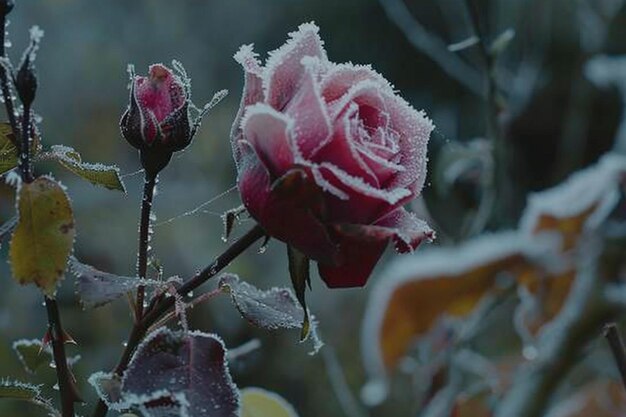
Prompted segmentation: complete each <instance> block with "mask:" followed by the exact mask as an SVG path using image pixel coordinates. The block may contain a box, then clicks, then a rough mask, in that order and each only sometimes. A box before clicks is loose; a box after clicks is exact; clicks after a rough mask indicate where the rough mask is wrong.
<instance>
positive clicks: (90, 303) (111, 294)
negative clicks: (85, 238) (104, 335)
mask: <svg viewBox="0 0 626 417" xmlns="http://www.w3.org/2000/svg"><path fill="white" fill-rule="evenodd" d="M70 271H71V272H72V273H73V274H74V275H75V276H76V287H77V293H78V296H79V297H80V302H81V304H82V305H83V307H85V308H94V307H100V306H103V305H105V304H108V303H110V302H111V301H114V300H116V299H118V298H120V297H122V296H123V295H124V294H126V293H128V292H131V291H133V290H135V289H136V288H137V287H138V286H139V285H151V284H154V282H153V281H150V280H140V279H139V278H137V277H123V276H119V275H115V274H110V273H108V272H102V271H99V270H97V269H96V268H94V267H93V266H90V265H86V264H83V263H81V262H80V261H78V260H77V259H76V258H74V257H71V258H70Z"/></svg>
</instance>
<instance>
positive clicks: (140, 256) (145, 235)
mask: <svg viewBox="0 0 626 417" xmlns="http://www.w3.org/2000/svg"><path fill="white" fill-rule="evenodd" d="M156 182H157V177H156V176H149V175H148V174H146V177H145V181H144V185H143V197H142V199H141V217H140V220H139V252H138V253H137V276H138V277H139V279H145V278H146V273H147V271H148V245H149V243H150V215H151V213H152V199H153V198H154V187H155V186H156ZM145 291H146V287H145V285H140V286H139V287H137V301H136V303H135V320H136V321H139V320H141V317H142V316H143V302H144V296H145Z"/></svg>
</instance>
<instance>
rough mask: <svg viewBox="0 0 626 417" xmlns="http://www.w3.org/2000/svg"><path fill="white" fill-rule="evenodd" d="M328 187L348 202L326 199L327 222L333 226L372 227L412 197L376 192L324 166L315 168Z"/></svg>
mask: <svg viewBox="0 0 626 417" xmlns="http://www.w3.org/2000/svg"><path fill="white" fill-rule="evenodd" d="M318 169H319V171H320V173H321V175H322V177H323V178H324V179H325V180H326V181H328V183H330V184H332V185H333V186H335V187H337V188H338V189H339V190H341V191H343V192H344V193H345V194H347V195H348V199H347V200H340V199H337V198H329V199H328V213H329V214H328V218H329V219H330V220H331V221H334V222H349V223H357V224H371V223H373V222H375V221H376V220H378V219H379V218H381V217H382V216H384V215H385V214H387V213H389V212H391V211H392V210H394V209H396V208H397V207H399V206H401V205H402V204H404V203H406V202H407V201H408V200H410V199H411V198H412V197H413V194H411V192H410V191H409V190H408V189H406V188H395V189H393V188H390V189H381V188H375V187H372V186H371V185H369V184H368V183H366V182H365V181H364V180H363V179H362V178H360V177H355V176H352V175H350V174H348V173H347V172H345V171H343V170H342V169H341V168H339V167H337V166H334V165H332V164H330V163H327V162H324V163H322V164H319V165H318Z"/></svg>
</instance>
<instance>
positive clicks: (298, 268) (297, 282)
mask: <svg viewBox="0 0 626 417" xmlns="http://www.w3.org/2000/svg"><path fill="white" fill-rule="evenodd" d="M287 258H288V259H289V276H290V277H291V284H292V285H293V290H294V291H295V292H296V298H297V299H298V302H299V303H300V305H301V306H302V311H303V312H304V316H303V318H302V330H301V332H300V340H305V339H306V338H307V337H308V335H309V332H310V326H311V324H310V321H309V310H308V309H307V307H306V297H305V292H306V286H307V285H308V286H309V288H310V287H311V275H310V269H309V264H310V262H309V258H307V257H306V256H305V255H304V254H303V253H302V252H300V251H299V250H298V249H296V248H293V247H291V246H290V245H287Z"/></svg>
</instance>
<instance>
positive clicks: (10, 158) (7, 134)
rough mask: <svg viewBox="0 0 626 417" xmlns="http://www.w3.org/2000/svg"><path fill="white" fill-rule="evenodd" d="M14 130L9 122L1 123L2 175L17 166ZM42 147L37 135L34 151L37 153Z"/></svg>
mask: <svg viewBox="0 0 626 417" xmlns="http://www.w3.org/2000/svg"><path fill="white" fill-rule="evenodd" d="M12 139H13V131H12V130H11V126H10V125H9V124H8V123H7V122H2V123H0V175H2V174H4V173H5V172H7V171H10V170H12V169H13V168H15V167H16V166H17V149H16V148H15V145H14V144H13V140H12ZM40 149H41V144H40V142H39V138H38V137H35V138H34V140H33V144H32V152H33V154H34V155H36V154H37V153H38V152H39V151H40Z"/></svg>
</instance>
